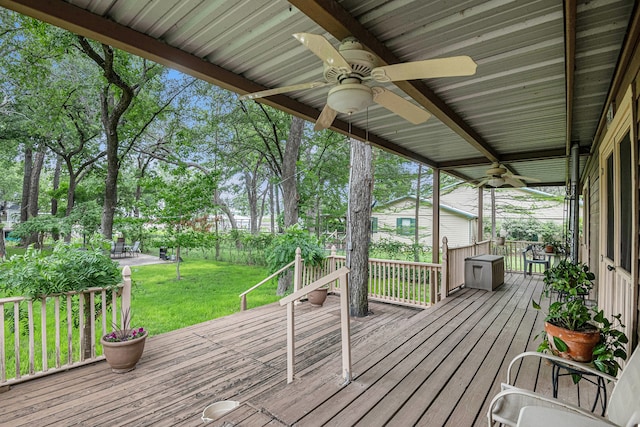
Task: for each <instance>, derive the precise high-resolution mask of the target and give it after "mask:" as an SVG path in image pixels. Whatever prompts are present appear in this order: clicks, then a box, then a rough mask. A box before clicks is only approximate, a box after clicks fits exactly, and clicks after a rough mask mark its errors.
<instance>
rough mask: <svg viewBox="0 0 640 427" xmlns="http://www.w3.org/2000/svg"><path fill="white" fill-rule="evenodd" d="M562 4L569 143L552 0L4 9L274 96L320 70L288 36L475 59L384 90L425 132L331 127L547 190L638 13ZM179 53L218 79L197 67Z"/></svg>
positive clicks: (403, 127) (621, 4)
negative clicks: (570, 37) (571, 8)
mask: <svg viewBox="0 0 640 427" xmlns="http://www.w3.org/2000/svg"><path fill="white" fill-rule="evenodd" d="M568 3H569V4H574V3H575V11H576V20H575V39H576V44H575V51H573V52H574V53H573V54H572V55H571V58H570V61H571V62H572V63H574V64H575V67H574V69H575V84H574V91H573V92H572V93H573V97H571V99H570V100H569V103H568V105H569V108H571V112H572V118H573V120H572V121H571V123H570V125H571V135H570V136H569V137H568V136H567V90H566V82H567V71H566V66H565V49H566V45H565V43H566V42H565V40H566V38H565V10H564V7H565V6H564V3H563V1H560V0H537V1H533V0H531V1H529V0H527V1H524V0H519V1H514V0H491V1H480V0H450V1H446V2H443V1H438V0H343V1H331V0H292V1H291V2H287V1H284V0H244V1H238V0H181V1H153V0H136V1H131V0H67V1H65V0H51V1H48V2H39V1H37V0H15V1H14V0H0V5H3V6H5V7H9V8H12V9H15V10H18V11H20V12H23V13H27V14H30V15H32V16H35V17H37V18H40V19H44V20H48V21H50V22H53V23H55V24H57V25H61V26H63V27H66V28H69V29H71V30H74V31H76V32H81V33H84V34H87V35H90V36H91V35H93V36H94V38H95V37H96V33H98V34H100V35H99V36H97V37H98V38H100V39H102V40H103V41H108V42H110V43H112V44H114V45H116V46H119V47H123V48H126V49H128V50H132V51H135V52H136V53H141V52H145V51H147V52H149V51H150V50H153V49H149V47H148V46H149V45H150V43H148V39H147V38H145V37H144V36H142V35H143V34H144V35H148V36H149V37H151V38H152V39H155V41H160V42H161V43H162V45H159V46H160V47H157V46H156V49H155V50H156V51H154V52H153V53H152V54H150V55H147V56H149V57H151V58H152V59H155V60H159V61H160V62H164V63H165V64H169V65H172V66H176V67H178V68H181V69H182V70H183V71H189V72H192V73H193V74H195V75H198V76H199V77H204V78H207V79H208V80H210V81H212V82H216V83H218V84H221V85H222V86H223V87H227V88H230V89H233V90H235V91H238V92H240V93H245V92H247V91H253V90H257V89H259V88H258V87H257V86H255V85H252V83H255V84H257V85H258V86H260V87H265V88H273V87H279V86H285V85H291V84H296V83H301V82H306V81H313V80H321V79H322V63H321V61H320V60H319V59H318V58H317V57H316V56H315V55H313V54H312V53H311V52H310V51H308V50H307V49H306V48H304V47H303V46H302V45H301V44H300V43H299V42H298V41H296V40H295V39H294V38H293V37H292V36H291V34H292V33H295V32H309V33H316V34H322V35H324V36H326V37H327V38H328V39H329V40H330V41H332V43H333V44H334V45H335V46H337V45H338V43H339V41H338V40H337V38H336V37H338V38H341V37H342V36H344V35H346V34H353V35H355V36H356V37H358V38H359V39H360V40H361V41H362V42H364V43H365V44H366V46H367V48H369V49H371V50H373V51H374V52H376V53H378V54H379V55H380V52H388V53H389V55H390V56H387V57H386V58H385V61H387V62H394V59H397V60H398V61H415V60H421V59H429V58H436V57H445V56H455V55H469V56H471V57H472V58H473V59H474V60H475V61H476V62H477V64H478V69H477V73H476V74H475V75H474V76H470V77H456V78H440V79H430V80H424V81H421V82H417V83H415V84H414V83H413V82H412V84H405V85H400V86H402V89H404V90H405V91H404V92H403V90H401V89H400V88H399V87H397V86H395V85H393V84H388V85H386V87H387V88H388V89H392V90H393V91H394V92H396V93H397V94H400V95H402V96H404V97H405V98H407V99H411V98H410V96H409V95H411V97H412V98H413V102H417V103H420V104H422V105H424V106H428V107H431V108H428V109H429V110H430V111H431V112H432V113H434V117H432V118H431V119H430V120H429V121H427V122H426V123H424V124H421V125H416V126H414V125H410V124H408V122H405V121H404V120H403V119H402V118H400V117H398V116H395V115H393V114H391V113H389V112H388V111H387V110H385V109H383V108H382V107H379V106H373V107H370V108H369V109H368V112H360V113H356V114H354V115H353V116H352V117H350V118H349V117H345V116H344V115H339V116H338V119H340V120H339V121H337V122H335V123H334V128H335V129H336V130H340V131H343V132H344V131H346V130H347V129H348V128H349V125H348V122H349V121H351V125H352V132H353V134H354V135H356V136H363V135H364V130H365V129H367V130H368V131H369V135H370V138H369V139H370V140H371V141H372V142H373V143H374V144H377V145H380V146H385V147H386V148H388V149H391V150H393V151H396V152H399V153H401V154H403V155H405V156H408V157H412V158H414V159H417V160H419V161H422V162H424V163H427V164H429V165H431V166H434V167H439V168H442V169H444V170H445V171H449V172H451V173H452V174H455V175H457V176H461V177H465V178H467V179H471V180H479V179H481V178H483V177H484V174H485V170H486V169H487V168H488V166H489V165H490V164H491V161H492V160H499V161H501V162H503V164H505V165H508V166H509V168H510V170H511V171H512V172H514V173H517V174H520V175H526V176H531V177H534V178H539V179H541V180H542V181H543V183H544V184H558V183H563V182H564V181H565V178H566V165H567V162H566V159H565V158H564V153H565V151H566V147H567V140H569V141H575V142H579V143H580V145H581V148H582V151H583V152H584V153H588V151H589V148H590V146H591V143H592V140H593V139H594V137H595V134H596V131H597V127H598V123H599V120H600V117H601V115H602V112H603V111H604V110H605V108H606V106H605V102H606V97H607V93H608V89H609V86H610V84H611V80H612V78H613V75H614V71H615V67H616V65H617V61H618V56H619V54H620V51H621V46H622V43H623V41H624V37H625V33H626V30H627V26H628V24H629V21H630V18H631V15H632V9H633V7H634V2H633V1H629V0H590V1H587V0H583V1H576V2H574V1H572V0H571V1H568ZM301 9H302V11H301ZM87 11H88V12H90V13H91V14H92V15H87V14H86V12H87ZM303 12H304V13H303ZM88 18H91V19H88ZM94 18H95V19H94ZM94 20H95V22H93V21H94ZM114 23H115V25H114ZM569 28H570V29H571V28H572V27H569ZM127 29H131V30H134V31H135V32H137V33H141V34H140V37H136V33H134V32H131V31H128V30H127ZM377 44H379V45H381V46H377ZM162 46H165V47H166V49H162ZM177 50H179V51H183V52H186V53H188V54H191V55H193V56H195V57H197V58H201V59H203V60H205V61H206V62H209V63H212V64H214V65H216V66H218V67H220V69H222V70H221V71H222V72H220V73H218V71H220V70H219V69H218V68H215V67H214V68H212V69H210V70H209V71H207V70H204V71H203V69H201V68H198V66H195V67H194V66H193V64H191V63H186V62H188V61H184V60H182V59H180V58H179V57H177V56H176V55H175V52H176V51H177ZM162 52H164V53H162ZM569 52H570V53H571V52H572V51H569ZM389 58H391V60H389ZM196 65H197V64H196ZM225 70H226V71H229V72H231V74H232V75H235V76H239V77H240V79H239V80H233V79H232V78H229V77H228V76H227V74H229V73H227V74H225ZM231 80H233V81H231ZM327 92H328V88H319V89H313V90H306V91H299V92H292V93H290V94H288V95H287V96H282V95H280V96H276V97H272V98H271V99H270V100H269V102H270V103H271V104H275V105H278V106H279V107H280V108H283V109H285V110H287V111H294V112H296V113H297V114H300V115H302V116H304V117H306V118H313V117H314V116H316V115H317V114H318V113H319V111H320V110H321V109H322V108H323V106H324V103H325V100H326V95H327ZM431 92H432V93H433V94H435V96H432V94H431ZM407 93H408V94H409V95H407ZM425 100H426V101H425ZM434 100H435V101H434ZM434 102H435V104H436V105H439V106H440V107H442V108H441V111H440V112H438V111H434V109H433V107H432V104H433V103H434ZM438 102H441V104H442V105H440V104H439V103H438ZM309 107H311V108H309ZM533 159H535V161H532V160H533ZM584 163H585V162H584V161H582V162H581V166H582V167H584Z"/></svg>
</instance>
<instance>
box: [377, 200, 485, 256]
mask: <svg viewBox="0 0 640 427" xmlns="http://www.w3.org/2000/svg"><path fill="white" fill-rule="evenodd" d="M415 214H416V199H415V197H408V196H407V197H401V198H399V199H396V200H392V201H391V202H389V203H387V204H385V205H382V206H379V207H377V208H374V210H373V212H372V214H371V231H372V237H371V240H372V241H374V242H377V241H380V240H382V239H389V240H397V241H401V242H403V243H409V244H411V243H413V239H414V233H415ZM477 221H478V216H477V215H475V214H472V213H469V212H466V211H464V210H461V209H456V208H454V207H451V206H446V205H443V204H440V236H442V237H445V236H446V237H447V239H448V241H449V246H451V247H456V246H464V245H468V244H470V243H471V242H472V240H473V238H474V237H475V235H476V229H477ZM432 224H433V207H432V203H431V201H430V200H422V199H421V200H420V212H419V216H418V229H419V235H420V238H419V240H420V243H421V244H422V245H426V246H431V244H432V240H431V230H432Z"/></svg>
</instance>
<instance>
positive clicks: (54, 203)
mask: <svg viewBox="0 0 640 427" xmlns="http://www.w3.org/2000/svg"><path fill="white" fill-rule="evenodd" d="M60 160H61V159H60V156H56V166H55V169H54V171H53V181H52V183H51V185H52V187H53V191H54V192H55V191H56V190H58V188H60V173H61V172H62V165H61V164H60V163H61V161H60ZM56 215H58V198H57V197H52V198H51V216H56Z"/></svg>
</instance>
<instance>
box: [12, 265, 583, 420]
mask: <svg viewBox="0 0 640 427" xmlns="http://www.w3.org/2000/svg"><path fill="white" fill-rule="evenodd" d="M541 288H542V283H541V281H540V279H539V276H538V277H536V276H534V277H533V278H531V277H527V278H523V276H522V275H521V274H518V275H508V276H507V283H505V285H503V286H502V287H500V288H499V289H498V290H496V291H495V292H486V291H480V290H472V289H463V290H461V291H458V292H456V293H455V294H454V295H453V296H451V297H450V298H448V299H446V300H445V301H443V302H442V303H441V304H438V305H437V306H435V307H432V308H430V309H426V310H424V311H420V310H413V309H407V308H403V307H398V306H392V305H387V304H378V303H371V304H370V307H371V310H372V312H373V313H372V315H371V316H368V317H367V318H365V319H352V322H351V328H352V348H353V356H352V357H353V372H354V377H355V378H354V381H353V382H352V383H351V384H349V385H346V386H344V385H343V384H341V382H342V381H341V375H340V366H341V362H340V342H339V340H340V330H339V307H338V301H339V300H338V298H337V297H332V296H330V297H329V299H328V300H327V303H326V304H325V306H324V307H322V308H314V307H310V306H309V305H308V304H306V303H303V304H302V305H300V306H298V307H297V309H296V328H297V329H296V337H297V340H298V341H297V353H296V357H297V360H296V362H297V364H296V377H297V378H296V381H295V382H294V383H292V384H289V385H287V384H286V352H285V340H286V335H285V324H286V315H285V308H284V307H280V306H279V305H276V304H273V305H269V306H265V307H261V308H257V309H253V310H250V311H247V312H243V313H237V314H234V315H232V316H228V317H225V318H222V319H217V320H213V321H210V322H206V323H202V324H198V325H195V326H192V327H189V328H185V329H181V330H179V331H174V332H170V333H166V334H162V335H159V336H156V337H152V338H150V339H148V340H147V348H146V349H145V353H144V355H143V357H142V360H141V361H140V363H139V364H138V368H137V369H136V370H134V371H132V372H130V373H127V374H113V373H111V372H110V370H109V368H108V366H107V364H106V362H98V363H95V364H93V365H90V366H85V367H81V368H77V369H73V370H70V371H68V372H64V373H59V374H54V375H51V376H49V377H44V378H40V379H37V380H34V381H30V382H27V383H23V384H19V385H16V386H13V387H12V388H11V390H9V391H7V392H5V393H0V425H3V426H4V425H7V426H8V425H10V426H19V425H64V426H68V425H90V426H98V425H105V426H116V425H128V426H129V425H154V426H163V425H187V426H189V425H194V426H195V425H202V421H201V420H200V416H201V413H202V410H203V409H204V407H206V406H207V405H209V404H211V403H213V402H216V401H218V400H224V399H231V400H238V401H240V402H241V405H240V406H239V407H238V408H237V409H236V410H234V411H232V412H230V413H228V414H227V415H226V416H225V417H224V418H223V419H219V420H217V421H215V422H213V423H211V424H210V425H227V426H229V425H247V426H263V425H269V426H278V425H293V424H295V425H300V426H307V425H308V426H315V425H335V426H350V425H362V426H377V425H385V424H387V423H388V424H389V425H401V426H409V425H425V426H442V425H451V426H472V425H486V416H485V413H486V405H487V402H488V400H490V399H491V397H492V396H493V395H494V394H495V393H496V392H497V391H498V390H499V384H500V382H501V381H503V380H504V379H505V372H506V365H507V364H508V363H509V361H510V360H511V358H512V357H513V356H515V355H516V354H518V353H520V352H522V351H525V350H529V349H533V348H534V347H535V344H533V343H532V342H531V341H532V339H533V337H534V336H535V335H536V334H537V333H538V331H540V330H541V329H542V324H541V323H542V319H541V315H540V313H539V312H538V311H536V310H533V309H531V308H530V307H531V304H530V301H531V298H532V296H535V297H536V298H537V297H538V296H539V294H540V292H541ZM549 377H550V368H549V367H548V366H546V365H544V364H543V365H541V366H539V364H538V363H535V364H534V363H528V364H524V365H523V366H522V367H521V370H520V373H519V374H518V379H517V384H518V385H523V386H527V387H529V388H531V389H536V388H537V389H538V390H539V391H543V392H547V393H549V390H550V379H549ZM565 380H566V381H565V382H564V383H563V391H562V392H563V395H564V396H567V397H569V398H571V399H575V394H576V393H575V387H574V386H573V385H570V382H569V381H570V380H569V379H568V378H567V379H565ZM590 392H591V390H589V389H588V388H585V386H584V385H583V386H582V388H581V393H582V398H583V401H584V400H585V397H588V395H589V393H590Z"/></svg>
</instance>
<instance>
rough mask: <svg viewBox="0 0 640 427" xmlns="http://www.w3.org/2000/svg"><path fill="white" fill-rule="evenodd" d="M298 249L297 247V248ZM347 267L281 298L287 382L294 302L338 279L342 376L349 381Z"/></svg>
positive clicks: (292, 349)
mask: <svg viewBox="0 0 640 427" xmlns="http://www.w3.org/2000/svg"><path fill="white" fill-rule="evenodd" d="M298 250H299V249H298ZM348 273H349V269H348V268H347V267H342V268H340V269H338V270H336V271H334V272H333V273H330V274H328V275H326V276H324V277H323V278H321V279H319V280H316V281H315V282H313V283H310V284H308V285H307V286H304V287H303V288H302V289H300V290H297V291H295V292H294V293H292V294H291V295H289V296H287V297H285V298H282V299H281V300H280V305H281V306H282V305H286V306H287V383H291V382H293V377H294V371H295V352H296V349H295V346H296V344H295V304H294V303H295V302H296V301H297V300H299V299H300V298H302V297H304V296H306V295H307V294H308V293H309V292H311V291H315V290H316V289H318V288H321V287H323V286H327V285H328V284H330V283H333V282H335V281H338V282H339V283H340V289H342V290H343V292H341V293H340V330H341V335H342V378H343V379H344V381H345V384H346V383H349V382H350V381H351V329H350V325H349V284H348V280H347V274H348Z"/></svg>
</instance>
